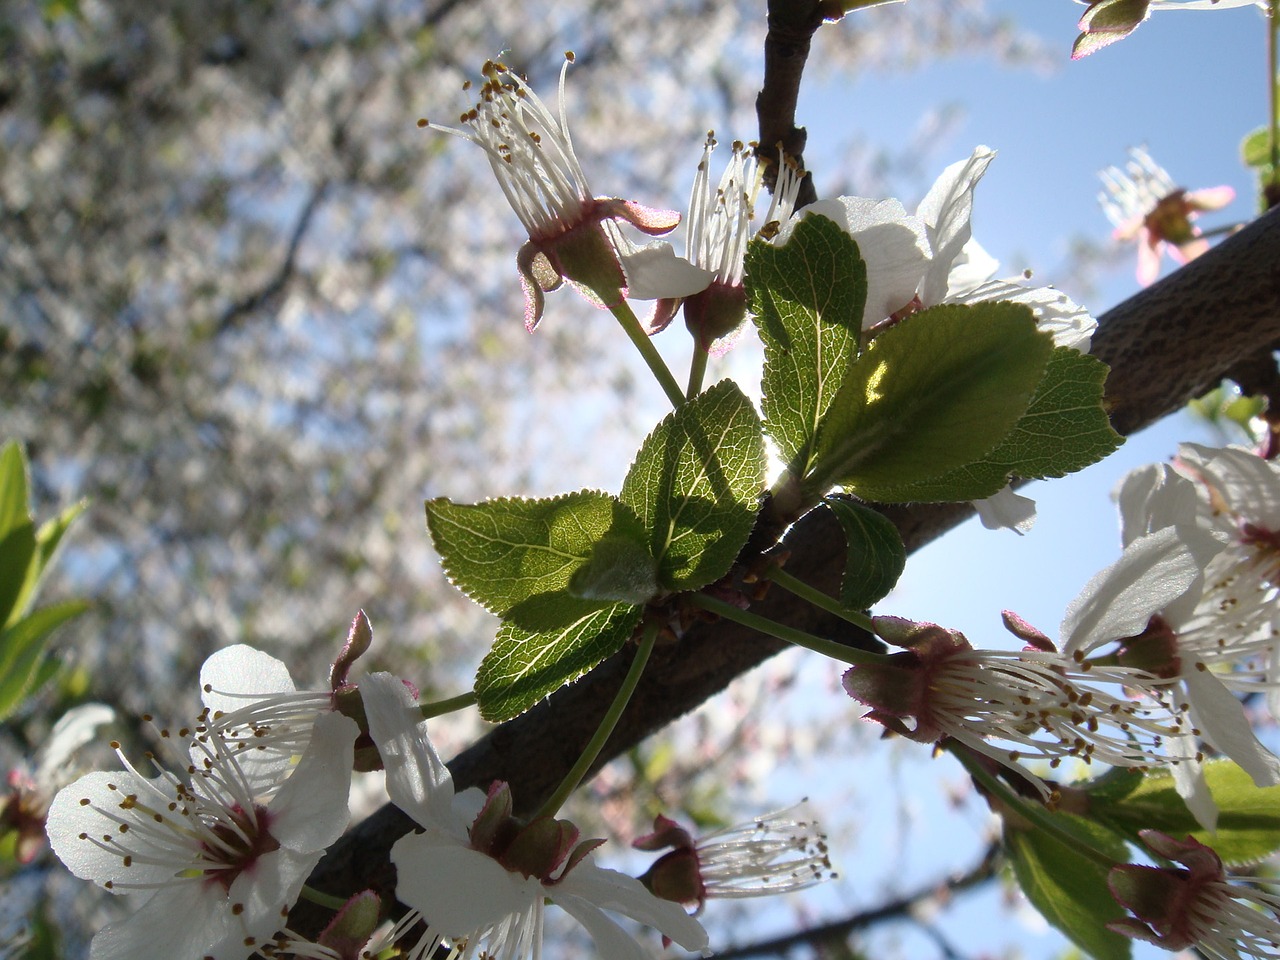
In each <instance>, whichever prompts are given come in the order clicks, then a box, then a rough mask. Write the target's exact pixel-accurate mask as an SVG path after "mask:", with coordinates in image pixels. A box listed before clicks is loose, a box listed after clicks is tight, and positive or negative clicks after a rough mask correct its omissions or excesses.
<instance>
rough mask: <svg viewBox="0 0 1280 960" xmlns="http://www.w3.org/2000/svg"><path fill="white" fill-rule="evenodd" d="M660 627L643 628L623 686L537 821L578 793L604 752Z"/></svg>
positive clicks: (542, 809)
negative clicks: (580, 785)
mask: <svg viewBox="0 0 1280 960" xmlns="http://www.w3.org/2000/svg"><path fill="white" fill-rule="evenodd" d="M658 630H659V624H657V623H650V624H646V625H645V628H644V632H643V633H642V634H641V636H640V645H639V647H638V648H637V649H636V655H635V657H633V658H632V660H631V667H630V669H628V670H627V675H626V676H625V677H624V678H623V680H622V686H621V687H619V688H618V692H617V694H616V695H615V696H614V698H613V703H611V704H609V709H608V710H607V711H606V712H605V715H604V716H603V717H602V718H601V720H600V726H599V727H597V728H596V732H595V734H594V735H593V736H592V737H591V741H590V742H589V743H588V744H587V746H586V747H585V749H583V751H582V756H580V757H578V762H577V763H575V764H574V765H573V768H572V769H571V770H570V771H569V772H568V773H567V774H565V777H564V779H563V780H561V781H560V786H558V787H556V792H555V793H553V794H552V795H551V796H550V797H549V798H548V800H547V802H546V803H544V804H543V805H542V807H541V808H540V809H539V810H538V812H537V813H536V814H535V815H534V816H535V818H536V817H553V816H555V814H556V811H557V810H559V809H560V808H561V807H562V806H563V805H564V802H565V801H566V800H568V799H569V794H571V793H573V791H574V790H576V789H578V784H580V783H581V782H582V779H583V778H584V777H585V776H586V775H587V771H588V770H590V769H591V765H592V764H593V763H595V762H596V758H597V757H598V756H600V751H601V750H603V749H604V745H605V742H606V741H608V739H609V737H610V735H611V734H612V733H613V728H614V727H616V726H617V725H618V720H619V719H620V718H621V717H622V711H623V710H625V709H626V708H627V704H628V703H630V702H631V695H632V694H633V693H635V692H636V686H637V685H638V684H639V683H640V675H641V674H642V673H644V668H645V664H647V663H648V662H649V654H651V653H653V644H654V641H655V640H656V639H657V637H658Z"/></svg>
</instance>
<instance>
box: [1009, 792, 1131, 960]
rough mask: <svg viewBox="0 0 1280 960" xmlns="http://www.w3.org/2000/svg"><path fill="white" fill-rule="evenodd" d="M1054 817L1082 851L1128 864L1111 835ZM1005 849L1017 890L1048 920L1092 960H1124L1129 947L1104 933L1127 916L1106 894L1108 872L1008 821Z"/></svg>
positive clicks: (1056, 842) (1070, 818)
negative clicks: (1097, 852) (1088, 849)
mask: <svg viewBox="0 0 1280 960" xmlns="http://www.w3.org/2000/svg"><path fill="white" fill-rule="evenodd" d="M1053 817H1054V820H1055V821H1057V822H1058V823H1059V824H1060V826H1061V827H1062V828H1063V829H1064V830H1066V831H1067V832H1069V833H1072V834H1074V835H1076V836H1078V837H1079V838H1080V841H1081V847H1086V846H1087V847H1092V848H1096V849H1100V850H1102V851H1105V852H1106V853H1107V854H1108V855H1110V856H1112V857H1113V858H1114V859H1115V860H1117V861H1119V862H1120V863H1126V862H1128V860H1129V853H1128V850H1127V848H1126V847H1125V844H1124V841H1123V840H1122V839H1121V838H1120V837H1118V836H1116V834H1114V833H1112V832H1111V831H1110V830H1108V829H1106V828H1105V827H1102V826H1099V825H1098V824H1096V823H1092V822H1091V821H1089V820H1085V819H1083V818H1081V817H1076V816H1072V815H1071V814H1066V813H1059V814H1053ZM1004 844H1005V851H1006V853H1007V854H1008V856H1009V860H1010V862H1011V863H1012V864H1013V874H1014V876H1015V877H1016V878H1017V880H1018V885H1019V886H1020V887H1022V892H1023V893H1025V894H1026V895H1027V899H1028V900H1030V901H1031V903H1032V905H1033V906H1034V907H1035V908H1036V909H1037V910H1039V911H1040V913H1041V915H1042V916H1043V917H1044V918H1045V919H1046V920H1048V921H1049V922H1050V923H1051V924H1053V925H1054V926H1055V927H1057V928H1058V929H1059V930H1061V931H1062V932H1063V933H1064V934H1066V935H1067V936H1068V937H1069V938H1070V939H1071V940H1072V942H1073V943H1075V944H1076V945H1077V946H1079V947H1080V949H1081V950H1083V951H1085V953H1087V954H1089V955H1090V956H1091V957H1093V958H1095V960H1127V958H1128V957H1129V956H1130V943H1131V941H1130V940H1129V939H1128V938H1127V937H1123V936H1121V935H1120V934H1118V933H1112V932H1111V931H1110V930H1108V929H1107V928H1106V924H1107V923H1109V922H1110V921H1112V920H1120V919H1122V918H1123V917H1124V916H1125V915H1126V911H1125V910H1124V908H1123V907H1121V906H1120V904H1119V903H1117V902H1116V900H1115V898H1113V897H1112V896H1111V892H1110V890H1109V889H1108V888H1107V868H1106V867H1104V866H1103V865H1102V864H1100V863H1098V862H1097V861H1096V860H1093V859H1092V858H1090V857H1088V856H1085V855H1084V854H1082V853H1081V852H1080V848H1078V847H1074V846H1070V847H1069V846H1066V845H1065V844H1064V843H1063V842H1062V841H1060V840H1059V839H1058V838H1057V837H1055V836H1053V835H1052V834H1050V833H1047V832H1046V831H1044V830H1038V829H1034V828H1032V829H1020V828H1019V827H1017V826H1014V825H1013V824H1012V823H1011V822H1010V821H1008V820H1006V822H1005V830H1004Z"/></svg>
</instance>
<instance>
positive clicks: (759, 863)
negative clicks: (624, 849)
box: [631, 803, 836, 915]
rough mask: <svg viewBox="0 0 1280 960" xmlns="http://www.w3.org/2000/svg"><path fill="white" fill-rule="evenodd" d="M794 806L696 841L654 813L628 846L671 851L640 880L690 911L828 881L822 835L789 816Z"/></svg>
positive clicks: (809, 824) (804, 820)
mask: <svg viewBox="0 0 1280 960" xmlns="http://www.w3.org/2000/svg"><path fill="white" fill-rule="evenodd" d="M799 806H801V807H802V806H804V804H803V803H802V804H800V805H799ZM797 809H798V807H791V808H789V809H787V810H779V811H777V812H776V813H770V814H766V815H764V816H762V817H757V818H756V819H755V820H751V821H748V822H746V823H740V824H737V825H736V826H732V827H726V828H724V829H723V830H717V831H715V832H713V833H709V834H707V835H706V836H704V837H699V838H697V839H694V837H693V835H692V834H690V833H689V832H688V831H687V830H685V829H684V828H683V827H681V826H680V825H679V824H678V823H676V822H675V821H674V820H671V819H670V818H668V817H664V816H662V815H661V814H659V815H658V816H657V817H656V818H655V819H654V821H653V832H652V833H650V834H646V835H645V836H643V837H639V838H638V839H636V840H635V841H634V842H633V843H632V844H631V845H632V846H633V847H635V848H636V849H637V850H663V849H666V848H667V847H671V848H672V849H671V851H670V852H669V853H665V854H663V855H662V856H661V857H660V858H658V860H656V861H655V862H654V864H653V866H651V867H650V868H649V869H648V870H647V871H646V872H645V874H644V876H642V877H641V878H640V882H641V883H643V884H644V885H645V886H646V887H648V888H649V889H650V890H652V891H653V892H654V893H655V894H656V895H657V896H659V897H662V898H663V899H664V900H672V901H674V902H676V903H679V904H683V905H684V906H686V907H689V906H696V908H697V910H696V911H695V915H696V914H700V913H701V912H702V910H703V908H704V907H705V906H706V903H707V901H708V900H714V899H717V898H720V899H741V898H744V897H764V896H770V895H773V894H779V893H790V892H792V891H795V890H804V889H806V888H807V887H812V886H813V885H815V884H818V883H822V882H823V881H824V880H830V879H833V878H834V877H835V876H836V874H835V873H834V872H833V871H832V869H831V859H830V857H829V856H828V853H827V837H826V834H824V833H823V832H822V830H821V828H820V827H819V826H818V824H817V823H816V822H815V821H814V820H813V819H811V818H810V817H807V816H803V817H797V816H795V813H796V811H797Z"/></svg>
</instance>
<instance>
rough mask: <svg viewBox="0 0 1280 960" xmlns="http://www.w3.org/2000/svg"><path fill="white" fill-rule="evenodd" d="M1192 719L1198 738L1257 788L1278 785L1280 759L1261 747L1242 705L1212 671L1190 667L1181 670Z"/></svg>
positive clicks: (1279, 779)
mask: <svg viewBox="0 0 1280 960" xmlns="http://www.w3.org/2000/svg"><path fill="white" fill-rule="evenodd" d="M1182 682H1183V683H1185V684H1186V686H1187V698H1188V700H1189V701H1190V703H1191V719H1192V721H1193V722H1194V723H1195V725H1196V727H1197V728H1199V730H1200V736H1201V739H1203V740H1204V742H1205V743H1207V744H1209V745H1210V746H1212V747H1214V748H1216V749H1217V750H1219V751H1220V752H1222V753H1224V754H1226V755H1227V756H1228V757H1230V758H1231V759H1232V760H1234V761H1235V762H1236V763H1238V764H1239V765H1240V766H1241V768H1242V769H1243V770H1244V772H1245V773H1247V774H1249V776H1251V777H1253V782H1254V783H1255V784H1257V785H1258V786H1260V787H1271V786H1275V785H1276V784H1277V783H1280V760H1277V759H1276V757H1275V755H1274V754H1272V753H1271V751H1270V750H1268V749H1267V748H1266V747H1264V746H1263V745H1262V743H1261V741H1259V740H1258V738H1257V736H1255V735H1254V732H1253V727H1252V726H1250V724H1249V720H1248V718H1247V717H1246V716H1245V715H1244V705H1243V704H1241V703H1240V701H1239V700H1238V699H1237V698H1236V696H1235V694H1233V693H1232V692H1231V691H1230V690H1228V689H1227V688H1226V686H1225V685H1224V684H1223V683H1222V681H1221V680H1219V679H1218V678H1217V677H1216V676H1214V674H1213V673H1212V671H1209V670H1201V669H1197V665H1195V664H1189V665H1188V667H1187V669H1186V670H1184V671H1183V675H1182Z"/></svg>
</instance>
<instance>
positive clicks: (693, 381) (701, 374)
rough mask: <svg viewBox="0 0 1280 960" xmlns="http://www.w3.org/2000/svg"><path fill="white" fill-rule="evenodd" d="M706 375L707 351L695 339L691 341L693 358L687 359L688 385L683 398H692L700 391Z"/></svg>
mask: <svg viewBox="0 0 1280 960" xmlns="http://www.w3.org/2000/svg"><path fill="white" fill-rule="evenodd" d="M706 375H707V351H705V350H703V349H702V345H701V344H700V343H698V341H697V339H696V338H695V339H694V342H693V359H692V360H690V361H689V386H688V387H686V388H685V391H684V395H685V399H687V400H692V399H693V398H694V397H696V396H697V395H698V394H700V393H701V392H702V381H703V378H705V377H706Z"/></svg>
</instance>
